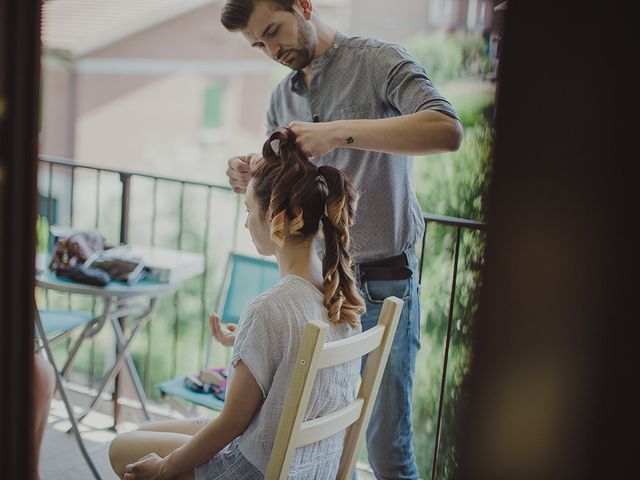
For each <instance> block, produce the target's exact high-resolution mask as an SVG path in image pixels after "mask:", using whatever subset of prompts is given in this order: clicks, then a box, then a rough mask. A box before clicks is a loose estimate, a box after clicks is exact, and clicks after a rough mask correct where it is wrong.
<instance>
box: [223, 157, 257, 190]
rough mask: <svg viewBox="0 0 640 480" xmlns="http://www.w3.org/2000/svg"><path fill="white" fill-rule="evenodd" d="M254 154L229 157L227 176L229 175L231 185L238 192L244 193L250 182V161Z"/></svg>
mask: <svg viewBox="0 0 640 480" xmlns="http://www.w3.org/2000/svg"><path fill="white" fill-rule="evenodd" d="M253 155H254V154H251V153H250V154H248V155H242V156H240V157H233V158H230V159H229V168H227V177H229V185H231V188H232V189H233V191H234V192H236V193H244V192H245V191H246V190H247V183H249V178H250V177H251V175H250V173H251V170H250V168H251V167H250V162H251V157H252V156H253Z"/></svg>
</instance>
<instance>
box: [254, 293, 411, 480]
mask: <svg viewBox="0 0 640 480" xmlns="http://www.w3.org/2000/svg"><path fill="white" fill-rule="evenodd" d="M402 306H403V301H402V300H400V299H398V298H396V297H389V298H387V299H386V300H385V301H384V304H383V306H382V311H381V312H380V318H379V319H378V324H377V325H376V326H375V327H373V328H371V329H369V330H367V331H366V332H363V333H360V334H358V335H354V336H353V337H349V338H346V339H343V340H338V341H335V342H329V343H325V340H326V336H327V330H328V329H329V325H327V324H326V323H324V322H320V321H315V320H312V321H310V322H309V323H308V324H307V326H306V327H305V330H304V334H303V336H302V341H301V343H300V351H299V352H298V357H297V359H296V366H295V369H294V372H293V377H292V378H291V383H290V385H289V393H288V395H287V399H286V401H285V404H284V409H283V411H282V416H281V417H280V423H279V424H278V431H277V433H276V438H275V442H274V445H273V450H272V452H271V457H270V459H269V466H268V468H267V475H266V479H267V480H275V479H286V478H287V475H288V473H289V466H290V465H291V461H292V459H293V455H294V453H295V450H296V448H298V447H302V446H305V445H308V444H310V443H314V442H317V441H320V440H322V439H324V438H327V437H329V436H331V435H333V434H335V433H338V432H340V431H342V430H344V429H345V428H348V430H347V433H346V436H345V440H344V448H343V451H342V457H341V460H340V468H339V470H338V476H337V478H338V479H341V480H351V478H352V473H353V469H354V468H355V464H356V457H357V454H358V452H359V449H360V444H361V442H362V438H363V435H364V432H365V430H366V427H367V425H368V423H369V417H370V416H371V410H372V408H373V403H374V402H375V399H376V395H377V394H378V387H379V386H380V380H381V378H382V374H383V373H384V368H385V366H386V364H387V358H388V357H389V351H390V350H391V343H392V341H393V337H394V335H395V332H396V328H397V326H398V320H399V318H400V312H401V311H402ZM366 354H369V356H368V358H367V363H366V367H365V370H364V374H363V376H362V381H361V383H360V389H359V391H358V395H357V396H356V398H355V400H354V401H353V402H351V403H349V404H347V405H345V406H344V407H342V408H340V409H339V410H337V411H335V412H333V413H331V414H328V415H325V416H322V417H319V418H316V419H313V420H309V421H306V422H305V421H304V415H305V413H306V411H307V406H308V403H309V396H310V395H311V390H312V388H313V383H314V381H315V378H316V373H317V371H318V370H320V369H322V368H328V367H333V366H335V365H340V364H342V363H346V362H350V361H352V360H355V359H357V358H360V357H362V356H364V355H366Z"/></svg>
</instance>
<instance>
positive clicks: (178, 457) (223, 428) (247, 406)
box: [162, 360, 263, 478]
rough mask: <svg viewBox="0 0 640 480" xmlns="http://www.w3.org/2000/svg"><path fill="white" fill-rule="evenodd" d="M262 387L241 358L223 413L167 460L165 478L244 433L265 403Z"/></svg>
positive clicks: (235, 370) (204, 457) (203, 461)
mask: <svg viewBox="0 0 640 480" xmlns="http://www.w3.org/2000/svg"><path fill="white" fill-rule="evenodd" d="M262 400H263V398H262V390H261V389H260V387H259V386H258V384H257V383H256V379H255V378H254V377H253V374H252V373H251V371H250V370H249V369H248V368H247V366H246V365H245V364H244V363H243V362H242V360H240V361H238V363H237V364H236V366H235V369H234V371H233V378H232V381H231V382H230V384H229V389H228V391H227V395H226V399H225V402H224V407H223V408H222V412H221V413H220V415H218V416H217V417H216V418H215V419H213V420H212V421H211V422H209V424H208V425H207V426H206V427H203V428H202V429H201V430H200V431H199V432H198V433H197V434H195V435H194V436H193V438H191V440H189V441H188V442H187V443H186V444H184V445H183V446H182V447H180V448H178V449H177V450H174V451H173V452H172V453H171V454H170V455H168V456H167V457H165V458H164V460H163V467H162V470H163V473H164V475H163V476H164V478H173V477H176V476H178V475H180V474H181V473H183V472H187V471H189V470H192V469H193V468H195V467H197V466H198V465H200V464H203V463H205V462H207V461H208V460H209V459H210V458H211V457H213V456H214V455H215V454H216V453H218V452H219V451H220V450H222V449H223V448H224V447H225V446H227V445H228V444H229V443H231V441H232V440H233V439H234V438H236V437H238V436H239V435H241V434H242V433H243V432H244V431H245V430H246V429H247V427H248V426H249V423H250V422H251V419H252V418H253V416H254V415H255V413H256V411H257V410H258V407H259V406H260V404H261V403H262Z"/></svg>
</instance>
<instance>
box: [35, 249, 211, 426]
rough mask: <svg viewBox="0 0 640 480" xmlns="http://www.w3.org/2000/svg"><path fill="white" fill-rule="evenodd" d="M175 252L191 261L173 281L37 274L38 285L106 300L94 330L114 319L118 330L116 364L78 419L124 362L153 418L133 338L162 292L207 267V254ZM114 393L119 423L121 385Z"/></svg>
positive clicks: (143, 406)
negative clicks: (127, 326) (92, 280)
mask: <svg viewBox="0 0 640 480" xmlns="http://www.w3.org/2000/svg"><path fill="white" fill-rule="evenodd" d="M145 250H146V251H147V252H151V253H153V252H154V248H153V247H145ZM155 250H157V251H160V252H161V253H162V254H165V253H166V252H167V249H155ZM174 253H176V254H178V253H179V255H176V258H183V259H184V260H185V261H188V262H189V273H188V275H180V276H176V277H175V278H176V280H174V281H171V282H158V281H154V280H150V279H142V280H140V281H139V282H137V283H136V284H134V285H127V284H125V283H122V282H116V281H111V282H109V283H108V284H107V285H105V286H104V287H97V286H93V285H85V284H82V283H78V282H74V281H72V280H69V279H67V278H64V277H58V276H56V274H55V273H54V272H51V271H49V270H48V269H46V268H45V269H44V270H40V271H38V273H37V275H36V285H37V286H38V287H41V288H45V289H50V290H56V291H59V292H64V293H73V294H81V295H89V296H92V297H95V298H100V299H102V300H103V302H102V305H103V308H102V312H101V314H100V317H101V321H100V322H99V324H98V326H97V328H96V331H94V332H92V333H91V336H93V335H95V334H96V333H97V331H99V330H100V329H102V327H103V326H104V324H106V323H107V321H109V322H110V323H111V325H112V327H113V330H114V332H115V336H116V360H115V362H114V365H113V366H112V367H111V369H110V370H109V371H108V373H106V374H105V376H104V377H103V379H102V382H101V384H100V387H99V388H98V393H97V395H96V397H95V398H94V399H93V401H92V403H91V405H90V406H89V408H88V409H87V410H86V411H85V412H84V413H83V414H82V415H81V416H80V417H79V419H78V421H81V420H82V419H83V418H84V417H85V416H86V415H87V414H88V413H89V412H90V411H91V410H93V409H94V408H95V406H96V404H97V403H98V401H99V399H100V397H101V395H102V393H103V392H104V391H105V389H106V388H107V387H108V386H109V385H110V384H111V383H112V382H113V381H114V379H115V378H116V376H117V375H118V373H119V372H120V370H121V369H122V367H123V366H124V367H125V368H126V369H127V370H128V371H129V373H130V375H131V378H132V379H133V383H134V387H135V391H136V395H137V396H138V399H139V401H140V405H141V408H142V411H143V412H144V415H145V417H146V418H147V420H151V415H150V414H149V411H148V405H147V403H148V402H147V397H146V395H145V393H144V387H143V385H142V382H141V381H140V376H139V374H138V372H137V369H136V367H135V364H134V363H133V360H132V358H131V354H130V349H131V345H132V342H133V340H134V339H135V338H136V336H137V334H138V333H139V332H140V331H141V330H142V327H144V325H146V323H147V322H148V321H149V320H150V319H151V316H152V314H153V312H154V310H155V307H156V305H157V301H158V299H159V298H160V297H161V296H162V295H167V294H169V293H172V292H175V291H176V290H178V289H179V288H180V287H181V286H182V284H183V283H184V281H185V280H187V279H188V278H191V277H194V276H197V275H199V274H201V273H202V272H203V271H204V256H202V255H200V254H195V253H189V252H177V251H174ZM194 264H196V265H199V267H198V266H196V267H195V268H194ZM176 267H177V268H178V269H179V267H180V266H179V265H176ZM132 299H138V300H139V299H142V300H143V302H145V303H146V305H145V306H144V307H143V308H142V310H141V307H140V305H132V304H131V300H132ZM124 317H128V318H130V319H131V321H132V323H133V328H132V330H131V332H130V334H129V336H128V337H127V336H125V334H124V331H123V328H122V326H123V325H122V324H121V320H120V319H123V318H124ZM78 347H79V344H78ZM75 353H76V352H70V358H72V357H73V356H74V355H75ZM114 397H115V398H114V427H115V425H117V423H118V418H117V417H118V408H117V405H118V398H117V389H116V394H115V395H114Z"/></svg>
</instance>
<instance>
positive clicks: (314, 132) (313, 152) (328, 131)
mask: <svg viewBox="0 0 640 480" xmlns="http://www.w3.org/2000/svg"><path fill="white" fill-rule="evenodd" d="M289 128H290V129H291V130H293V133H295V134H296V144H298V146H299V147H300V148H301V149H302V151H303V152H304V153H305V154H306V155H307V157H309V159H312V158H313V157H316V156H318V155H325V154H327V153H329V152H330V151H332V150H333V149H334V148H336V147H337V146H338V142H337V140H336V138H337V136H336V135H337V132H336V127H335V123H334V122H325V123H311V122H297V121H296V122H291V123H290V124H289Z"/></svg>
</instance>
